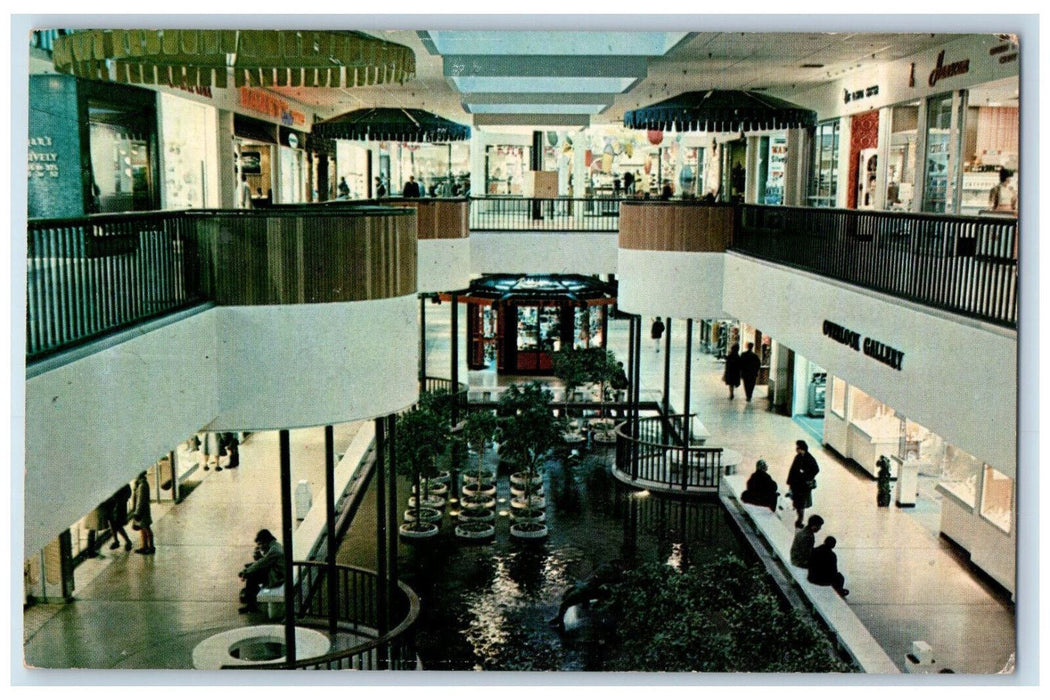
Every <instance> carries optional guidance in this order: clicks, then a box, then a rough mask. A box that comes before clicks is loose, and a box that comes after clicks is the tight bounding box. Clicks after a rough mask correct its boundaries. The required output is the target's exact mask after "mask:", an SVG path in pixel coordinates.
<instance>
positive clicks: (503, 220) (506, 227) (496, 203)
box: [470, 197, 623, 233]
mask: <svg viewBox="0 0 1050 700" xmlns="http://www.w3.org/2000/svg"><path fill="white" fill-rule="evenodd" d="M621 201H623V200H621V199H614V198H598V199H573V198H570V197H553V198H529V199H523V198H521V197H475V198H471V200H470V228H471V230H472V231H599V232H606V233H615V232H616V231H618V230H619V225H620V224H619V217H620V202H621Z"/></svg>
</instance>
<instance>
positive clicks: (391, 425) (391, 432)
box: [386, 414, 398, 606]
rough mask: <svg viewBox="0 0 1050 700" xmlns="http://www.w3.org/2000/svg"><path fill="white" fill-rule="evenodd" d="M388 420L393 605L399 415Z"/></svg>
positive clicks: (391, 595) (391, 598)
mask: <svg viewBox="0 0 1050 700" xmlns="http://www.w3.org/2000/svg"><path fill="white" fill-rule="evenodd" d="M386 421H387V444H388V445H389V446H390V449H389V456H390V479H389V482H390V483H389V486H390V498H389V499H387V523H388V527H387V555H388V557H389V560H390V568H389V576H388V578H389V580H390V593H389V594H388V596H387V600H388V601H390V603H391V606H392V605H393V601H394V598H395V596H396V595H397V578H398V573H397V524H398V513H397V436H396V434H395V431H396V429H397V416H396V415H394V414H391V415H389V416H387V417H386Z"/></svg>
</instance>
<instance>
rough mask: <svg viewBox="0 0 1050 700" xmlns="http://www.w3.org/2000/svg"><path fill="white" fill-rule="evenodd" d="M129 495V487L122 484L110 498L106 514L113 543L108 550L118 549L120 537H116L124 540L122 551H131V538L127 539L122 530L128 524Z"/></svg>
mask: <svg viewBox="0 0 1050 700" xmlns="http://www.w3.org/2000/svg"><path fill="white" fill-rule="evenodd" d="M131 495H132V494H131V486H130V485H128V484H124V485H123V486H121V487H120V489H118V490H117V492H116V493H115V494H113V495H112V496H110V499H109V511H108V512H107V514H106V518H107V520H108V522H109V532H110V534H112V535H113V542H112V543H111V544H110V545H109V548H110V549H117V548H118V547H120V537H117V535H121V536H122V537H123V538H124V549H126V550H127V551H131V547H132V545H131V538H130V537H128V531H127V530H125V529H124V526H125V525H127V524H128V501H129V500H130V499H131Z"/></svg>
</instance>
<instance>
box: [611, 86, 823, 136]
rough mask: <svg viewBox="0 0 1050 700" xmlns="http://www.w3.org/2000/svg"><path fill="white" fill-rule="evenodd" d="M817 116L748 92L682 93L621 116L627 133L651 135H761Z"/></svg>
mask: <svg viewBox="0 0 1050 700" xmlns="http://www.w3.org/2000/svg"><path fill="white" fill-rule="evenodd" d="M816 123H817V113H816V112H814V111H813V110H811V109H806V108H804V107H800V106H799V105H797V104H794V103H793V102H788V101H787V100H782V99H780V98H777V97H772V96H770V95H763V94H761V93H757V92H752V91H749V90H700V91H697V92H683V93H682V94H681V95H678V96H676V97H672V98H670V99H667V100H664V101H662V102H657V103H656V104H653V105H650V106H648V107H641V108H639V109H632V110H631V111H629V112H626V113H624V115H623V125H624V126H626V127H628V128H631V129H652V130H655V131H711V132H719V133H731V132H737V131H765V130H771V129H799V128H808V127H812V126H815V125H816Z"/></svg>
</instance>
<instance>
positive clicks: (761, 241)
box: [732, 204, 1018, 328]
mask: <svg viewBox="0 0 1050 700" xmlns="http://www.w3.org/2000/svg"><path fill="white" fill-rule="evenodd" d="M1017 244H1018V240H1017V220H1016V219H1012V218H1005V217H964V216H943V215H930V214H908V213H901V212H870V211H853V210H847V209H815V208H806V207H772V206H762V205H752V204H745V205H741V206H740V208H739V220H738V222H737V225H736V231H735V234H734V238H733V244H732V249H733V250H736V251H739V252H741V253H745V254H747V255H751V256H754V257H757V258H762V259H764V260H769V261H772V262H778V263H782V264H785V265H789V266H791V267H795V268H798V269H802V270H808V271H811V272H814V273H816V274H819V275H822V276H824V277H830V278H832V279H837V280H842V281H844V282H848V283H849V284H853V285H857V286H861V287H866V288H868V289H873V290H876V291H879V292H885V293H887V294H891V295H893V296H895V297H898V298H902V299H908V300H911V301H915V302H917V303H920V304H923V305H926V306H931V307H934V308H939V309H943V310H945V311H950V312H952V313H958V314H962V315H965V316H969V317H971V318H976V319H980V320H982V321H988V322H991V323H994V324H997V325H1001V326H1006V327H1010V328H1016V326H1017V302H1018V299H1017V296H1018V286H1017Z"/></svg>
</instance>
